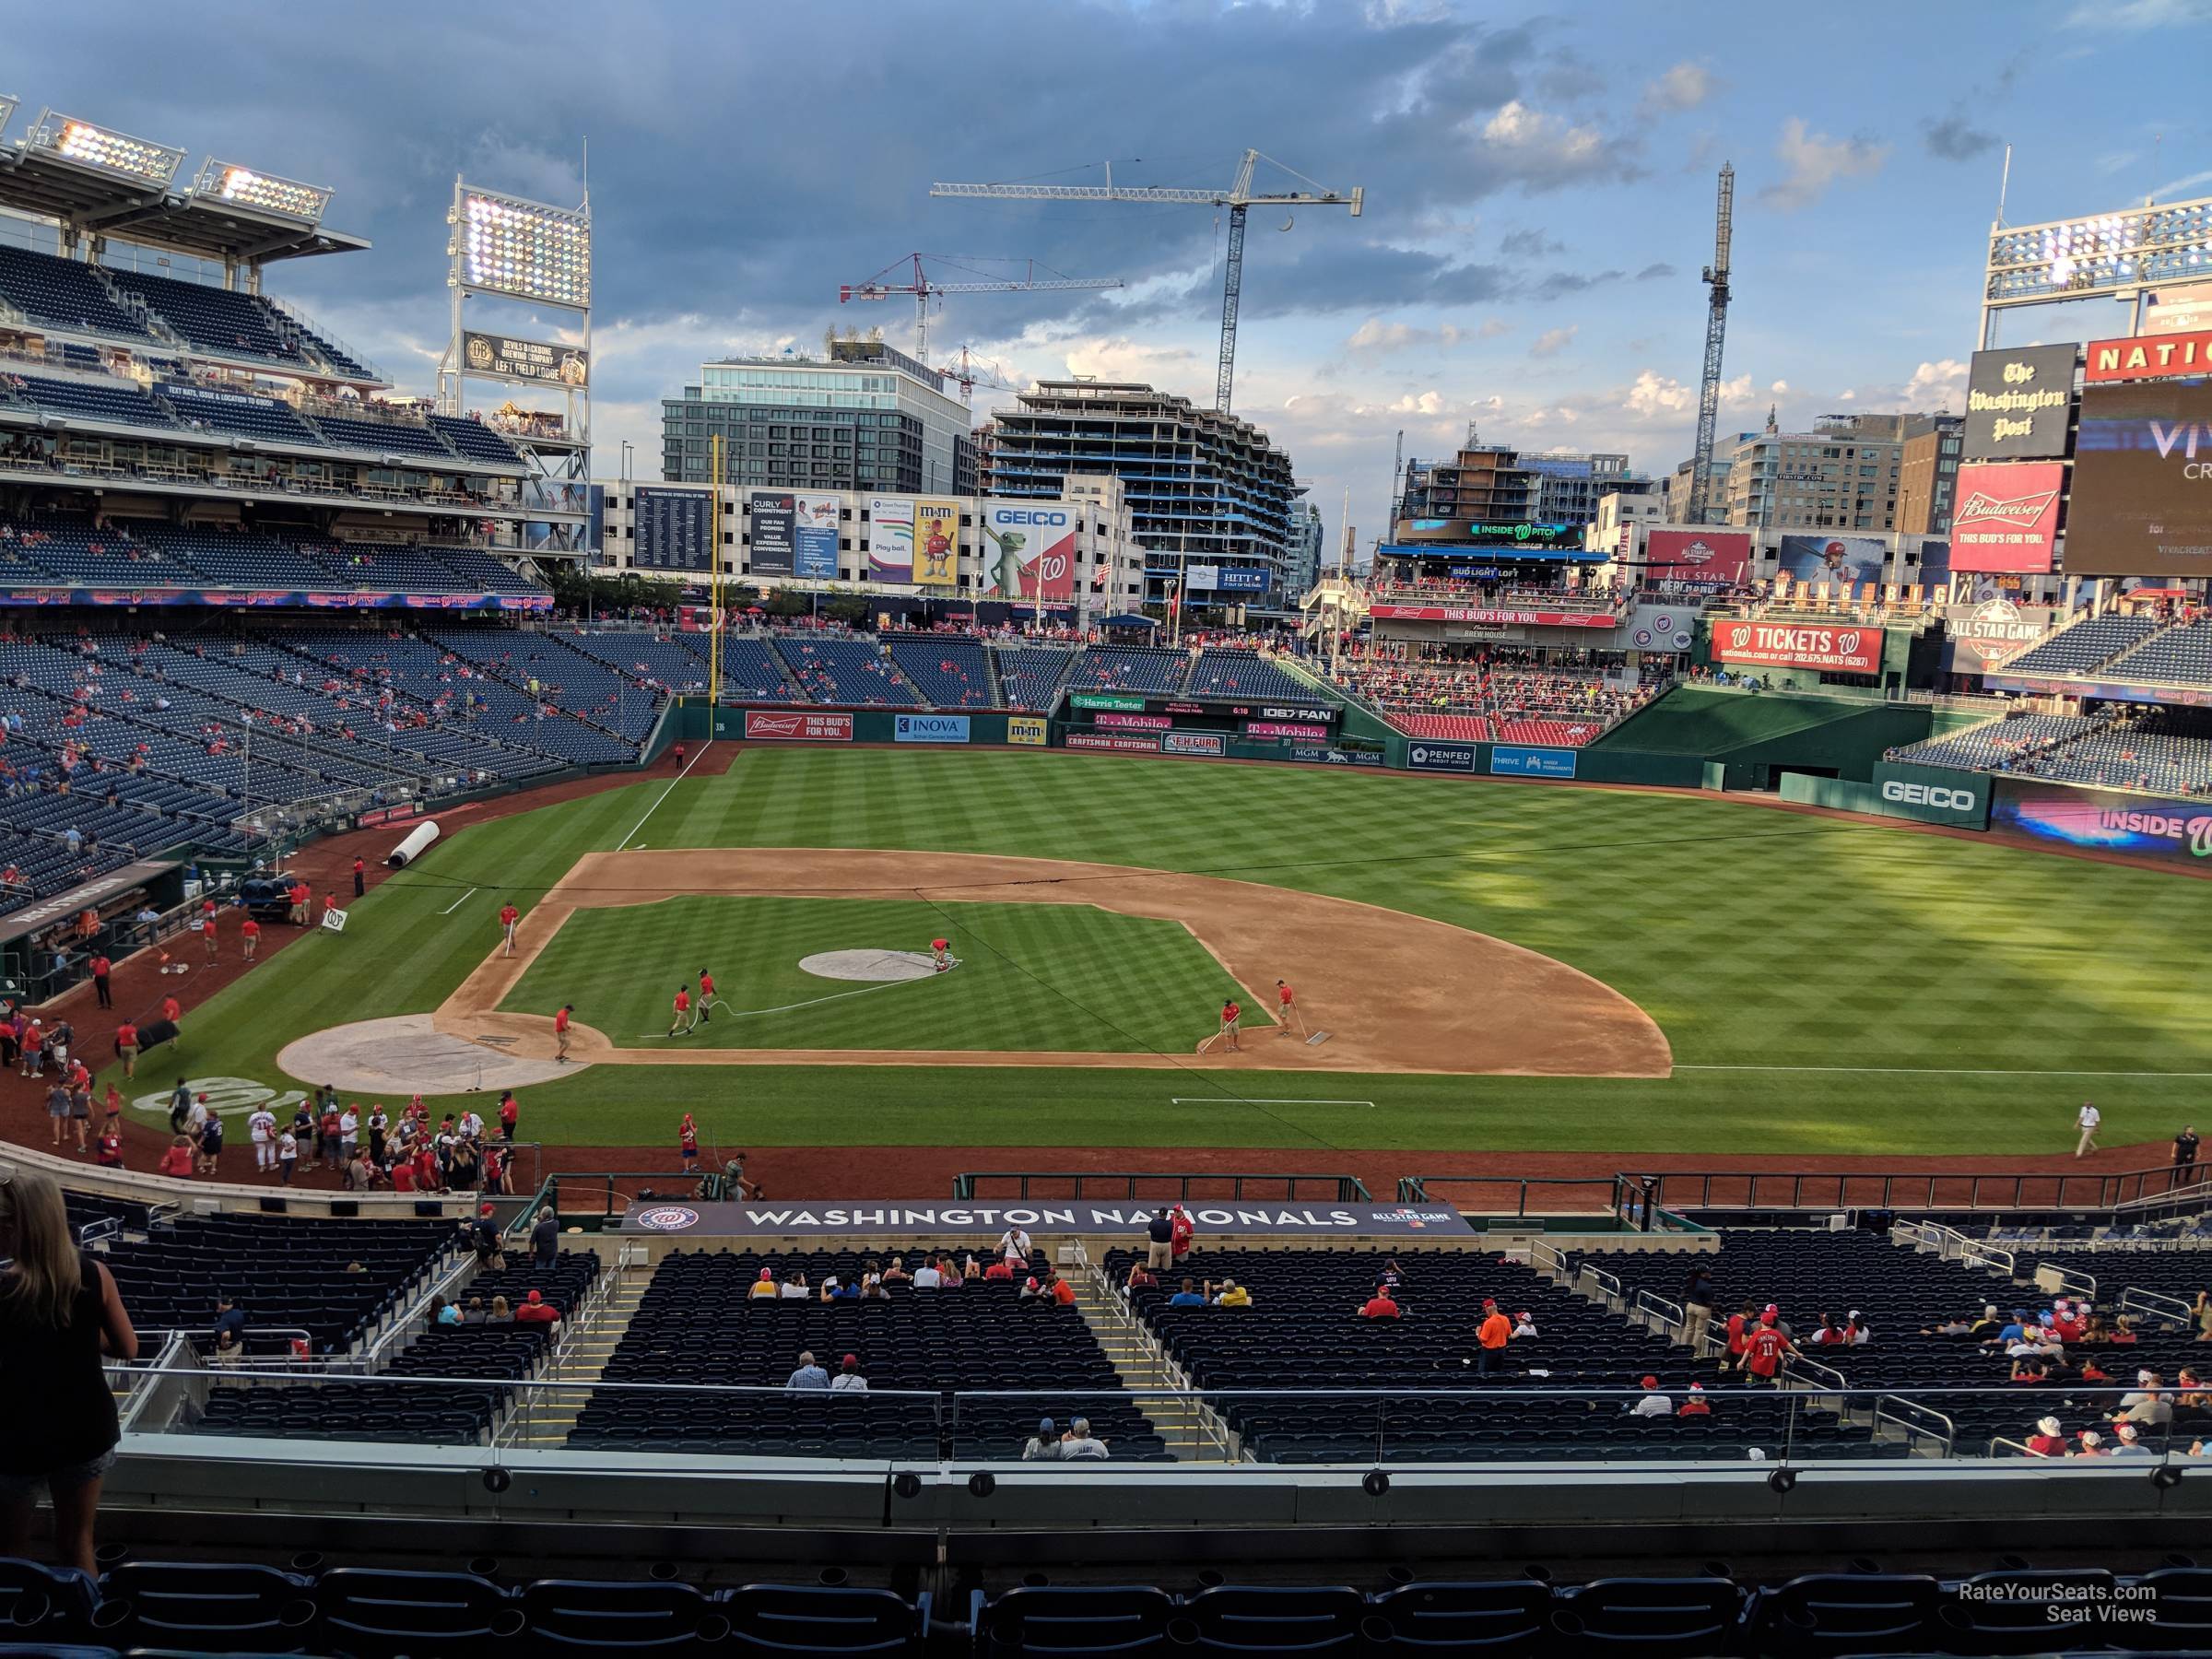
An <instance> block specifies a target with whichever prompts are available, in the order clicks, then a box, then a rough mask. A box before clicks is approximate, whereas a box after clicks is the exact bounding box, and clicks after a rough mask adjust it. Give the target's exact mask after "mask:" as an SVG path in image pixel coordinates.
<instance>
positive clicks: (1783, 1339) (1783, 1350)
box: [1744, 1308, 1797, 1382]
mask: <svg viewBox="0 0 2212 1659" xmlns="http://www.w3.org/2000/svg"><path fill="white" fill-rule="evenodd" d="M1796 1351H1797V1345H1796V1344H1795V1343H1794V1342H1792V1341H1791V1340H1790V1339H1789V1338H1788V1337H1787V1336H1785V1335H1783V1334H1782V1322H1781V1318H1780V1316H1779V1315H1778V1314H1776V1313H1775V1312H1774V1310H1773V1309H1771V1308H1769V1309H1768V1310H1767V1311H1766V1312H1764V1313H1761V1314H1760V1315H1759V1324H1758V1325H1757V1326H1756V1327H1755V1328H1754V1329H1753V1330H1752V1333H1751V1335H1749V1336H1748V1337H1747V1338H1745V1341H1744V1369H1745V1370H1746V1371H1749V1372H1750V1373H1751V1375H1752V1376H1753V1377H1755V1378H1757V1379H1758V1380H1759V1382H1774V1381H1776V1380H1777V1379H1778V1378H1779V1377H1780V1376H1781V1374H1782V1360H1783V1355H1785V1354H1794V1353H1795V1352H1796Z"/></svg>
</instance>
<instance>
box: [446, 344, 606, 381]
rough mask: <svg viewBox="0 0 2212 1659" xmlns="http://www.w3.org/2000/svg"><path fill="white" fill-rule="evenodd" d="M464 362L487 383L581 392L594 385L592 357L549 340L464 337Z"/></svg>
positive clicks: (574, 348) (578, 348) (469, 369)
mask: <svg viewBox="0 0 2212 1659" xmlns="http://www.w3.org/2000/svg"><path fill="white" fill-rule="evenodd" d="M461 360H462V362H463V363H464V364H465V366H466V367H467V370H468V372H469V373H470V374H471V375H472V376H476V377H477V378H480V379H487V380H511V381H524V382H529V383H530V384H532V385H540V386H570V387H574V388H577V389H579V390H581V389H582V388H583V387H584V386H587V385H589V384H590V383H591V378H592V359H591V354H590V353H589V352H587V351H584V350H582V349H581V348H580V347H574V346H559V345H555V344H553V343H552V342H550V341H547V340H518V339H515V338H514V337H513V336H512V335H493V334H477V333H474V332H471V331H465V332H464V333H463V334H462V335H461Z"/></svg>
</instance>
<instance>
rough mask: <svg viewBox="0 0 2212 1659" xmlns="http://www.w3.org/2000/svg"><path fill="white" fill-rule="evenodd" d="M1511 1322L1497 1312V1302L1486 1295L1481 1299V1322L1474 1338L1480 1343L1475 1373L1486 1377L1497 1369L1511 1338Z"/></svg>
mask: <svg viewBox="0 0 2212 1659" xmlns="http://www.w3.org/2000/svg"><path fill="white" fill-rule="evenodd" d="M1512 1337H1513V1322H1512V1320H1510V1319H1508V1318H1506V1316H1505V1315H1504V1314H1502V1313H1500V1312H1498V1304H1497V1303H1496V1302H1495V1301H1493V1300H1490V1299H1489V1298H1488V1297H1487V1296H1486V1297H1484V1298H1483V1299H1482V1324H1480V1325H1479V1326H1477V1328H1476V1332H1475V1340H1476V1341H1477V1342H1478V1343H1480V1344H1481V1345H1482V1347H1481V1351H1480V1353H1479V1354H1478V1355H1477V1359H1476V1367H1475V1374H1476V1375H1477V1376H1478V1377H1487V1376H1488V1375H1489V1374H1490V1373H1491V1372H1492V1371H1495V1370H1497V1369H1498V1362H1499V1361H1500V1359H1503V1358H1504V1356H1505V1345H1506V1344H1507V1343H1509V1342H1511V1341H1512Z"/></svg>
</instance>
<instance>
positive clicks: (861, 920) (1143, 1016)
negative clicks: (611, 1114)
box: [500, 897, 1273, 1054]
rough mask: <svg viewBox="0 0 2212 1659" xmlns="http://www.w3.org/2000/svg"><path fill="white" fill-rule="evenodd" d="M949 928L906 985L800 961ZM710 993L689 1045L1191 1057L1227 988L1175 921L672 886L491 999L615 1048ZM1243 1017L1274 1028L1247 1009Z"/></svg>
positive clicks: (597, 925) (615, 915)
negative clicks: (571, 1018)
mask: <svg viewBox="0 0 2212 1659" xmlns="http://www.w3.org/2000/svg"><path fill="white" fill-rule="evenodd" d="M947 934H948V935H950V936H951V940H952V944H953V951H954V954H955V956H956V957H957V958H958V959H959V967H958V968H956V969H954V970H953V971H950V972H948V973H933V974H931V975H930V976H929V977H928V978H926V979H919V980H911V981H908V982H904V983H897V984H883V985H874V986H863V985H857V984H854V983H853V982H849V981H847V982H841V981H834V980H825V979H818V978H816V977H815V976H814V975H813V974H811V973H808V972H806V971H805V970H803V969H801V968H800V966H799V960H800V959H801V958H803V957H807V956H812V955H814V954H815V953H817V952H818V951H831V950H862V949H886V950H923V951H926V950H927V949H928V947H929V941H930V940H931V939H932V938H935V937H936V936H938V935H947ZM702 968H703V969H705V970H707V971H710V972H711V973H712V975H713V978H714V989H715V993H716V995H717V997H718V998H719V1000H720V1002H721V1004H722V1005H723V1006H719V1007H717V1008H716V1009H715V1010H714V1011H713V1013H712V1017H711V1018H709V1019H708V1020H707V1022H706V1023H705V1024H703V1025H700V1026H697V1027H696V1028H694V1029H693V1030H690V1032H689V1033H688V1035H686V1036H683V1037H680V1038H678V1039H676V1041H681V1042H682V1043H683V1045H684V1046H685V1047H686V1048H735V1049H779V1048H781V1049H981V1050H1000V1051H1006V1052H1010V1053H1023V1052H1027V1053H1045V1052H1057V1053H1112V1054H1132V1053H1135V1054H1142V1053H1189V1052H1190V1050H1191V1049H1192V1048H1193V1046H1194V1044H1195V1043H1196V1042H1197V1041H1198V1039H1199V1038H1201V1037H1203V1036H1206V1034H1208V1033H1209V1032H1210V1031H1211V1030H1213V1018H1212V1017H1213V1015H1214V1012H1215V1011H1216V1010H1217V1009H1218V1008H1219V1007H1220V1006H1221V1004H1222V1002H1223V1000H1224V999H1225V998H1227V997H1230V996H1231V995H1234V996H1235V997H1236V998H1237V1000H1238V1001H1239V1002H1241V1003H1244V1004H1246V1005H1256V1004H1257V1002H1258V1000H1259V999H1258V998H1257V997H1256V996H1254V995H1253V994H1251V992H1249V991H1248V990H1246V989H1244V988H1243V987H1241V986H1239V985H1238V984H1237V982H1236V981H1235V980H1233V979H1231V978H1230V976H1229V974H1228V973H1227V972H1225V971H1223V969H1222V967H1221V965H1220V964H1219V963H1218V962H1217V961H1215V960H1214V959H1213V958H1212V957H1211V956H1209V955H1207V954H1206V948H1205V947H1203V946H1201V945H1200V944H1199V943H1198V941H1197V940H1196V939H1194V938H1193V937H1192V936H1191V934H1190V930H1189V929H1188V928H1185V927H1184V926H1182V924H1180V923H1176V922H1161V921H1153V920H1150V919H1148V918H1146V917H1142V916H1122V915H1116V914H1113V913H1112V912H1108V911H1102V910H1099V909H1097V908H1096V907H1094V906H1091V905H1088V904H965V903H964V904H961V905H959V907H958V908H957V910H954V911H953V912H951V914H950V915H949V917H948V916H947V912H946V910H945V909H944V908H942V907H940V906H937V905H935V904H929V903H925V902H924V901H923V900H918V899H916V900H879V899H759V898H746V899H738V898H729V897H713V898H704V899H670V900H663V901H662V902H660V903H658V904H639V905H625V906H621V907H618V908H612V909H605V910H601V909H593V910H581V911H578V912H575V913H574V914H572V915H571V916H570V918H569V919H568V920H567V921H566V922H564V923H562V924H561V927H560V931H559V933H557V934H555V935H553V938H552V941H551V942H550V943H549V944H548V945H547V947H546V948H545V949H544V950H543V951H542V952H541V953H539V955H538V957H537V959H536V960H535V961H534V962H532V963H531V964H530V967H529V969H528V971H526V972H525V973H524V975H523V978H522V980H521V982H519V983H517V984H516V986H515V987H514V989H513V990H512V992H510V993H509V994H508V996H507V1000H506V1001H505V1002H504V1003H502V1004H501V1005H500V1006H501V1007H503V1008H507V1009H511V1010H513V1011H515V1012H517V1013H538V1014H544V1013H548V1012H550V1011H551V1010H552V1009H554V1008H557V1007H559V1006H560V1005H561V1004H562V1003H564V1002H573V1003H574V1004H575V1005H576V1018H578V1019H580V1020H582V1021H583V1023H584V1024H586V1025H588V1026H591V1027H593V1028H594V1029H595V1030H599V1031H601V1032H603V1033H605V1034H606V1037H607V1038H608V1039H609V1040H610V1041H612V1042H614V1044H615V1045H616V1046H617V1047H618V1048H653V1047H658V1046H661V1045H662V1044H664V1043H665V1042H667V1041H670V1039H669V1038H668V1036H667V1032H668V1030H669V1021H670V1018H671V1014H672V1009H673V1005H674V1003H675V998H676V990H677V985H678V984H679V983H682V984H685V985H687V986H688V987H689V988H690V989H692V990H694V991H696V990H697V988H698V986H697V978H696V976H697V975H698V973H699V971H700V970H701V969H702ZM1247 1023H1248V1024H1250V1025H1253V1026H1265V1025H1269V1024H1271V1023H1273V1022H1272V1021H1270V1020H1269V1019H1268V1018H1266V1016H1265V1015H1264V1014H1262V1013H1260V1011H1259V1010H1258V1008H1257V1007H1256V1006H1253V1008H1252V1011H1251V1013H1250V1015H1249V1016H1248V1017H1247Z"/></svg>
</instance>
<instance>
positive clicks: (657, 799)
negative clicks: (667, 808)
mask: <svg viewBox="0 0 2212 1659" xmlns="http://www.w3.org/2000/svg"><path fill="white" fill-rule="evenodd" d="M712 747H714V739H713V738H712V737H710V738H708V739H707V740H706V742H704V743H702V744H700V747H699V753H698V754H696V755H694V756H692V757H691V759H688V760H687V761H685V762H684V770H683V771H679V772H677V774H676V776H675V777H673V778H671V779H669V780H668V782H665V783H664V784H663V785H661V793H660V794H657V795H655V796H653V805H652V806H648V807H646V808H645V817H644V818H640V819H639V820H638V821H637V822H636V823H634V824H632V825H631V826H630V827H629V835H625V836H624V837H623V838H622V839H621V840H620V841H617V842H616V843H615V851H616V852H618V853H619V852H621V851H622V849H623V848H625V847H627V846H629V836H630V835H635V834H637V832H638V831H639V830H642V829H644V828H645V818H651V817H652V816H653V814H654V813H656V812H658V811H659V810H660V809H661V803H662V802H663V801H665V800H666V799H667V798H668V792H669V791H670V790H672V789H674V788H675V787H676V786H677V784H678V783H681V782H683V781H684V780H685V779H686V778H688V777H689V776H690V775H691V769H692V768H693V767H695V766H697V765H698V764H699V763H700V761H701V760H703V759H706V754H707V751H708V750H709V749H711V748H712Z"/></svg>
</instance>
